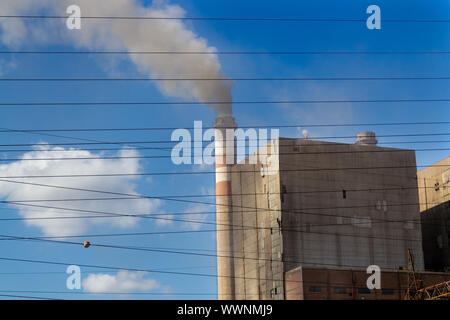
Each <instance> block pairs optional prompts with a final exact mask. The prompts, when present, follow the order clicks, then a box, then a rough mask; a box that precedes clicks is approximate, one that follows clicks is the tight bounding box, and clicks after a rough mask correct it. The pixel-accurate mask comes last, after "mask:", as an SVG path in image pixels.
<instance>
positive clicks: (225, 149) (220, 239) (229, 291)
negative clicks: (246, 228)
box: [214, 115, 236, 300]
mask: <svg viewBox="0 0 450 320" xmlns="http://www.w3.org/2000/svg"><path fill="white" fill-rule="evenodd" d="M214 129H215V160H216V230H217V231H216V232H217V234H216V235H217V276H218V277H217V291H218V298H219V300H232V299H234V298H235V297H234V262H233V258H232V256H233V231H232V230H231V229H232V228H231V227H230V226H231V225H232V224H233V223H232V222H233V221H232V215H233V210H232V198H231V165H233V164H234V163H236V153H235V144H234V130H235V129H236V123H235V121H234V118H233V117H232V116H228V115H227V116H219V117H217V118H216V121H215V122H214ZM227 129H230V130H227Z"/></svg>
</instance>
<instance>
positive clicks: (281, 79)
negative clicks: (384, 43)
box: [0, 76, 450, 82]
mask: <svg viewBox="0 0 450 320" xmlns="http://www.w3.org/2000/svg"><path fill="white" fill-rule="evenodd" d="M224 80H229V81H380V80H383V81H388V80H389V81H397V80H450V77H446V76H434V77H303V78H299V77H282V78H276V77H263V78H255V77H250V78H249V77H247V78H246V77H237V78H226V79H224V78H0V82H99V81H224Z"/></svg>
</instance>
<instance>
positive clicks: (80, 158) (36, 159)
mask: <svg viewBox="0 0 450 320" xmlns="http://www.w3.org/2000/svg"><path fill="white" fill-rule="evenodd" d="M446 150H450V149H449V148H431V149H416V150H406V149H393V150H357V151H355V150H353V151H325V152H324V151H318V152H280V153H278V155H302V156H303V155H310V154H355V153H380V152H383V153H388V152H405V151H415V152H425V151H446ZM56 151H58V150H55V152H56ZM66 151H73V150H66ZM167 151H169V150H167ZM0 152H2V150H0ZM35 152H39V150H38V151H35ZM235 155H236V156H246V155H247V154H246V153H243V154H235ZM171 158H172V155H151V156H99V157H52V158H1V159H0V161H2V162H5V161H42V160H46V161H50V160H111V159H114V160H116V159H171ZM374 168H376V167H374Z"/></svg>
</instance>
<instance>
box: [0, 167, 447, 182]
mask: <svg viewBox="0 0 450 320" xmlns="http://www.w3.org/2000/svg"><path fill="white" fill-rule="evenodd" d="M426 167H448V165H438V164H432V165H422V166H390V167H343V168H307V169H279V170H277V172H297V171H299V172H307V171H313V172H314V171H339V170H376V169H399V168H403V169H407V168H426ZM240 172H241V173H251V172H260V170H244V171H240ZM199 174H216V171H179V172H147V173H104V174H67V175H23V176H4V177H0V178H1V179H19V178H82V177H85V178H87V177H122V176H123V177H125V176H130V177H132V176H165V175H199Z"/></svg>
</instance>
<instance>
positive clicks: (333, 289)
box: [285, 266, 450, 300]
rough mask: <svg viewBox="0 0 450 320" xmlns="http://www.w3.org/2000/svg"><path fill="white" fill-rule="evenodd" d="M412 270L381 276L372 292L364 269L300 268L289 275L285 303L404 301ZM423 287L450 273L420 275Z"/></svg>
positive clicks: (288, 273) (445, 279) (421, 273)
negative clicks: (291, 301) (305, 301)
mask: <svg viewBox="0 0 450 320" xmlns="http://www.w3.org/2000/svg"><path fill="white" fill-rule="evenodd" d="M408 276H409V271H399V270H387V271H382V273H381V288H380V289H373V290H369V289H368V288H367V285H366V281H367V277H368V275H367V273H366V270H363V269H348V268H336V267H335V268H332V267H329V268H321V267H302V266H301V267H298V268H295V269H293V270H290V271H288V272H286V275H285V292H286V300H403V299H404V298H405V294H406V292H407V291H408V287H409V282H408ZM416 276H417V278H418V281H419V283H420V285H421V286H422V287H428V286H432V285H435V284H436V283H443V282H445V281H449V280H450V274H449V273H442V272H418V273H417V274H416Z"/></svg>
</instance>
